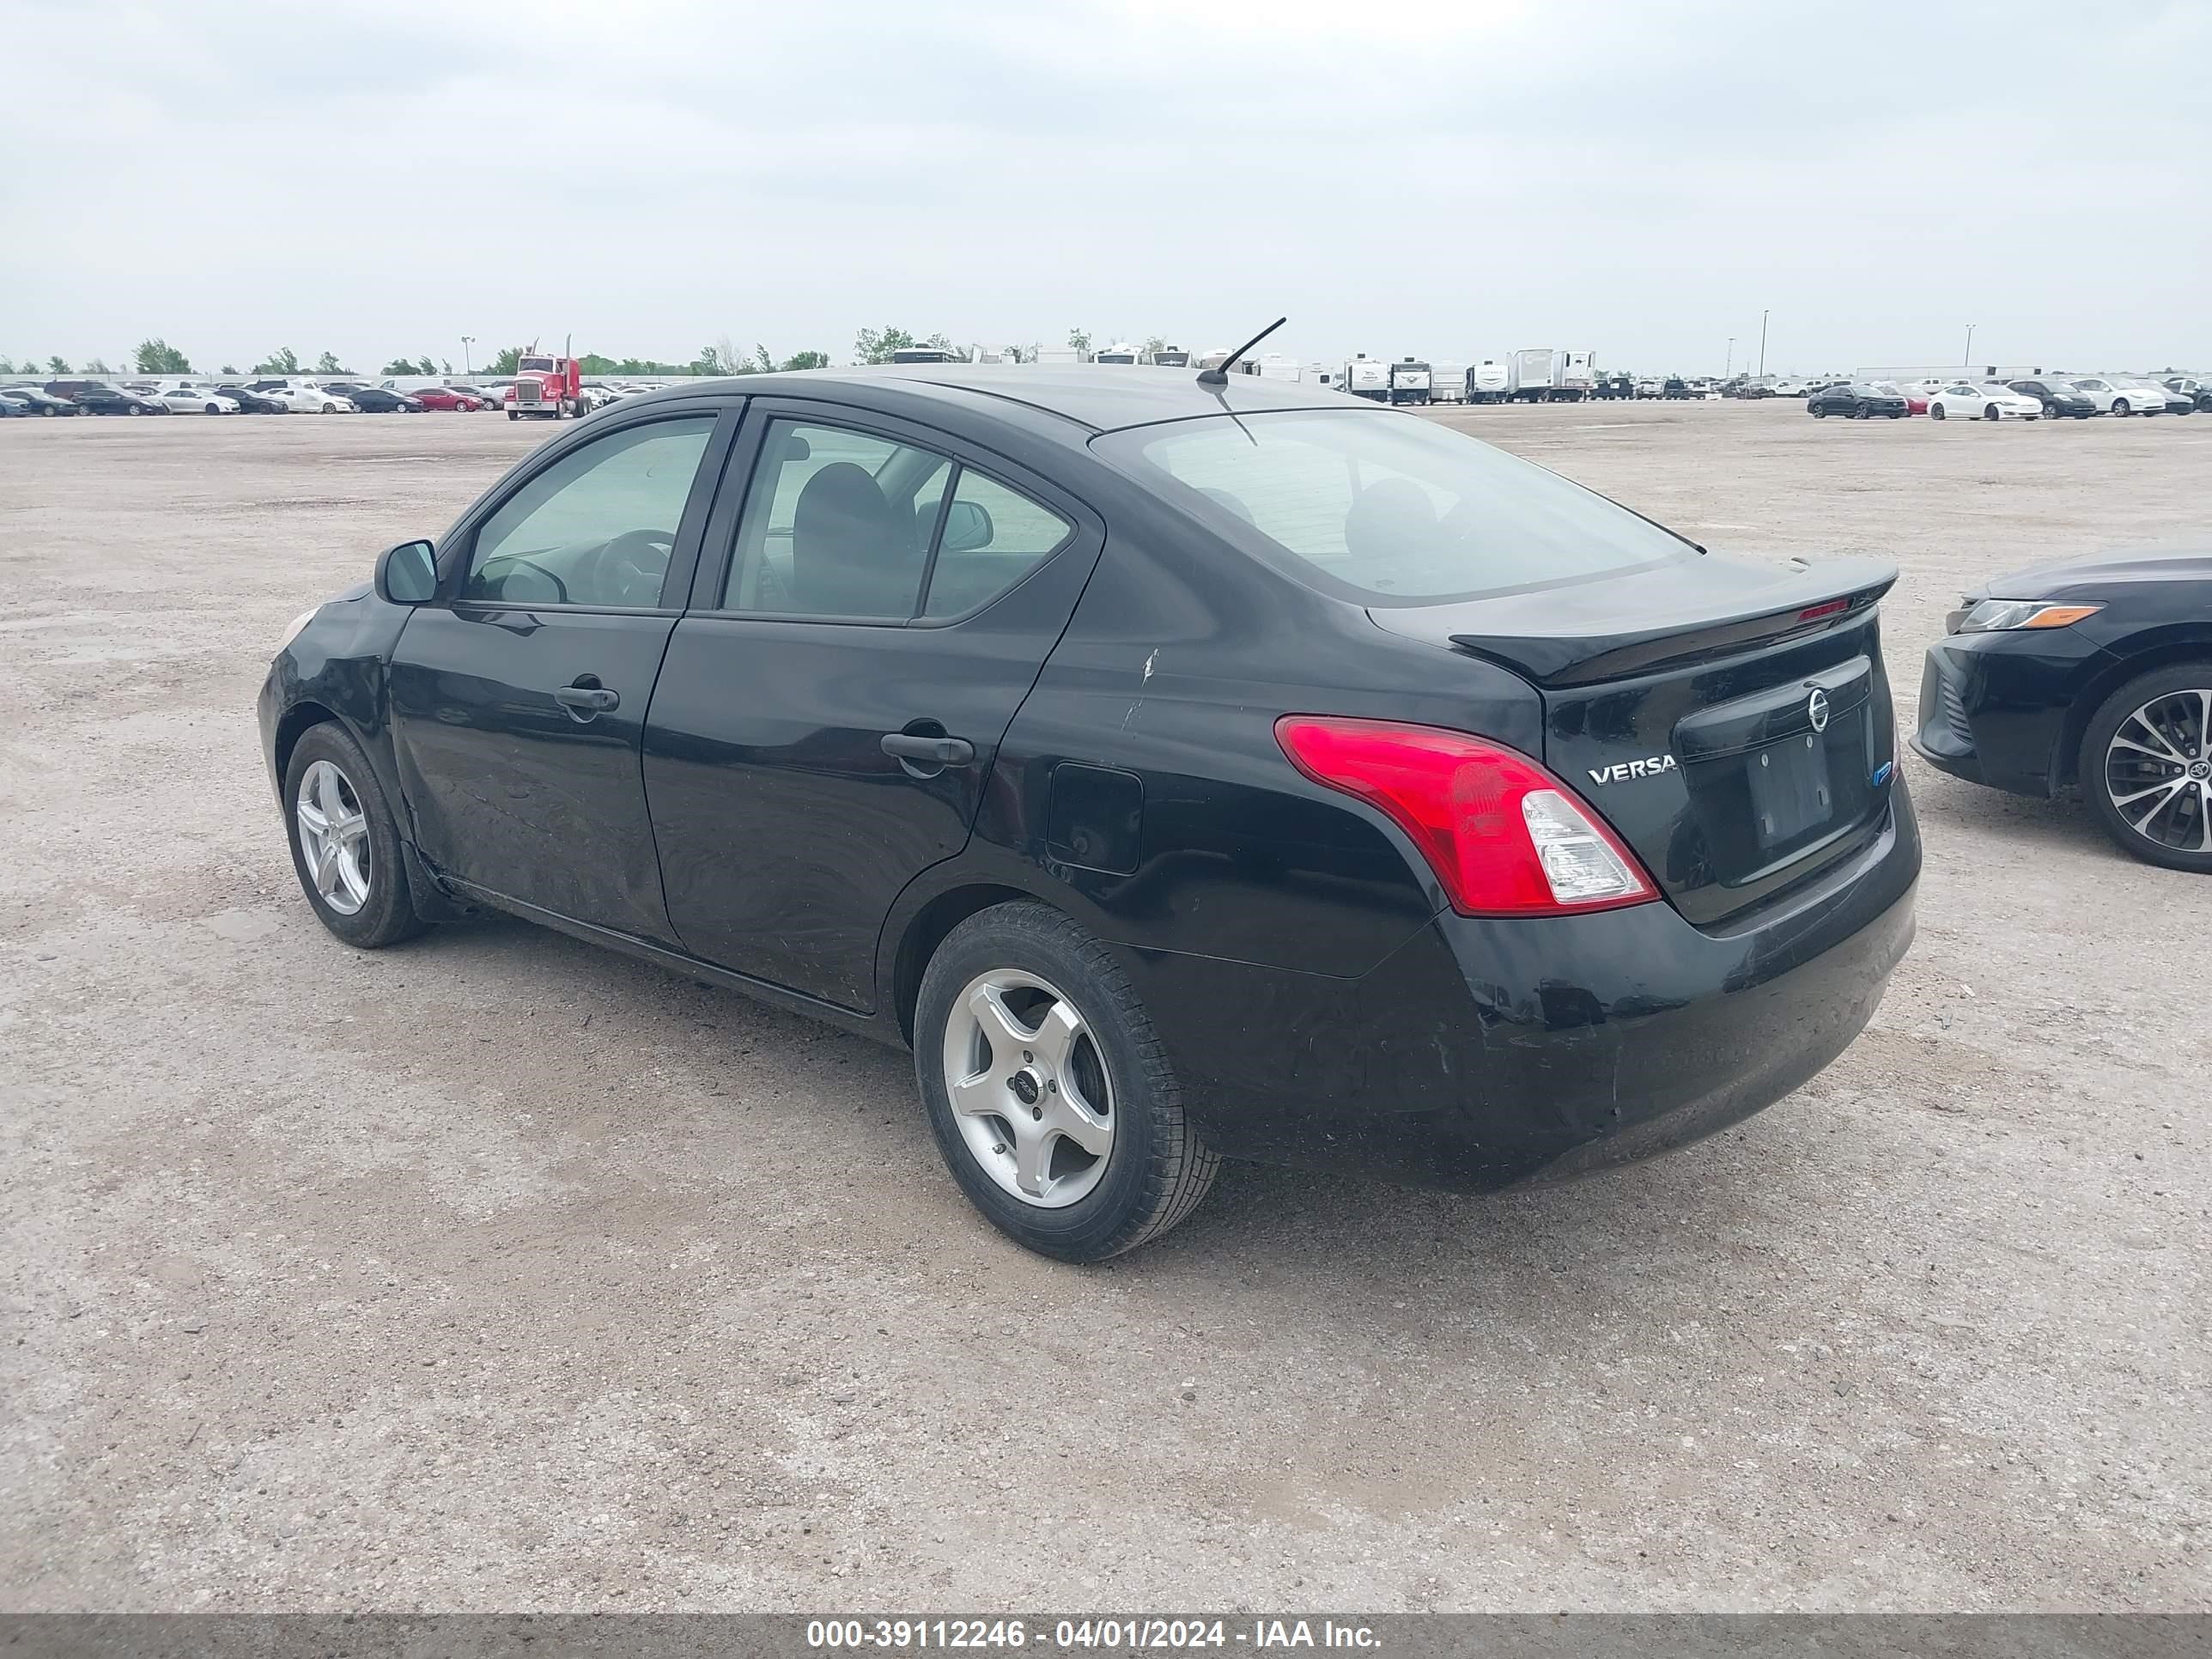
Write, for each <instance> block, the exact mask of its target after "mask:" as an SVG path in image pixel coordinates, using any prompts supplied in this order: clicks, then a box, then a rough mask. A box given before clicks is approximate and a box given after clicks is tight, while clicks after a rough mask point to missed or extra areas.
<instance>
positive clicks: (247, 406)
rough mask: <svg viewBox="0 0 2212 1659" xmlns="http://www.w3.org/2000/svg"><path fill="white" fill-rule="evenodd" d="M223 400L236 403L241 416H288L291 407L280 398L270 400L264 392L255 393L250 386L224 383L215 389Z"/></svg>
mask: <svg viewBox="0 0 2212 1659" xmlns="http://www.w3.org/2000/svg"><path fill="white" fill-rule="evenodd" d="M216 392H218V393H219V394H220V395H222V397H225V398H232V399H234V400H235V401H236V403H237V404H238V410H239V413H240V414H241V415H289V414H290V413H291V412H292V405H291V404H288V403H286V402H285V401H284V400H283V398H271V397H270V396H269V395H268V394H267V393H266V392H256V391H254V390H253V389H252V387H250V386H239V385H235V384H231V383H226V384H224V385H222V386H217V387H216Z"/></svg>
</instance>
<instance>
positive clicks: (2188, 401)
mask: <svg viewBox="0 0 2212 1659" xmlns="http://www.w3.org/2000/svg"><path fill="white" fill-rule="evenodd" d="M2127 383H2128V385H2129V386H2132V387H2133V388H2134V389H2135V390H2136V391H2138V392H2142V395H2143V403H2144V404H2145V406H2146V407H2148V404H2149V403H2150V400H2151V399H2152V398H2164V399H2165V400H2166V413H2167V414H2169V415H2193V414H2194V413H2196V411H2197V399H2196V398H2195V397H2194V396H2193V395H2192V394H2191V393H2189V392H2177V391H2175V390H2174V389H2173V388H2172V386H2168V385H2166V382H2165V381H2163V380H2153V379H2152V378H2151V377H2150V376H2149V375H2148V374H2135V375H2130V377H2129V378H2128V382H2127Z"/></svg>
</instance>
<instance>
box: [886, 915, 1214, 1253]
mask: <svg viewBox="0 0 2212 1659" xmlns="http://www.w3.org/2000/svg"><path fill="white" fill-rule="evenodd" d="M978 1006H981V1007H983V1008H984V1009H985V1010H986V1015H979V1014H978V1013H977V1012H975V1009H976V1008H977V1007H978ZM993 1011H1004V1012H1006V1014H1008V1015H1009V1016H1011V1023H1006V1022H1002V1021H999V1020H997V1019H995V1018H994V1019H992V1021H991V1023H989V1024H986V1017H987V1015H988V1014H990V1013H991V1012H993ZM914 1030H915V1041H914V1053H915V1080H916V1082H917V1083H918V1084H919V1085H920V1087H921V1098H922V1103H923V1105H924V1106H925V1108H927V1111H928V1113H929V1125H930V1128H931V1130H932V1132H933V1133H935V1135H936V1137H937V1145H938V1150H939V1152H941V1153H942V1154H943V1156H944V1158H945V1165H946V1167H947V1168H948V1169H949V1170H951V1173H952V1178H953V1179H954V1180H955V1181H956V1182H958V1183H959V1185H960V1189H961V1191H963V1193H965V1194H967V1195H968V1200H969V1202H970V1203H971V1204H973V1205H974V1206H975V1207H976V1208H977V1209H978V1210H981V1212H983V1215H984V1217H985V1218H986V1219H987V1220H988V1221H989V1222H990V1223H991V1224H992V1225H994V1226H995V1227H997V1228H998V1229H999V1231H1001V1232H1003V1233H1005V1234H1006V1237H1009V1238H1011V1239H1012V1240H1013V1241H1014V1242H1015V1243H1018V1244H1020V1245H1022V1246H1023V1247H1024V1249H1031V1250H1035V1251H1036V1252H1037V1253H1038V1254H1039V1255H1048V1256H1052V1257H1054V1258H1056V1259H1058V1260H1060V1261H1075V1262H1090V1261H1104V1260H1105V1259H1106V1258H1107V1257H1109V1256H1112V1255H1120V1254H1121V1252H1122V1251H1124V1250H1129V1249H1135V1248H1136V1247H1137V1246H1138V1245H1139V1244H1142V1243H1146V1241H1147V1240H1149V1239H1152V1238H1156V1237H1158V1236H1159V1235H1160V1234H1162V1233H1164V1232H1165V1231H1168V1230H1169V1229H1170V1227H1173V1226H1175V1225H1176V1224H1177V1223H1178V1222H1180V1221H1182V1219H1183V1218H1184V1217H1186V1216H1188V1214H1189V1213H1190V1212H1191V1211H1192V1210H1194V1209H1195V1208H1196V1207H1197V1206H1198V1203H1199V1200H1200V1199H1202V1198H1204V1197H1205V1196H1206V1192H1207V1189H1208V1188H1211V1187H1212V1184H1213V1178H1214V1175H1215V1173H1216V1172H1217V1171H1218V1170H1219V1168H1220V1159H1219V1158H1218V1157H1216V1156H1215V1154H1214V1153H1213V1152H1212V1151H1211V1150H1209V1149H1208V1148H1207V1146H1206V1144H1205V1142H1204V1141H1203V1140H1201V1139H1200V1138H1199V1134H1198V1131H1197V1129H1196V1127H1195V1126H1194V1125H1193V1124H1192V1123H1191V1122H1190V1121H1188V1118H1187V1117H1186V1115H1185V1114H1184V1111H1183V1106H1182V1086H1181V1085H1180V1084H1179V1083H1178V1082H1177V1081H1176V1075H1175V1069H1174V1066H1172V1065H1171V1064H1170V1060H1169V1058H1168V1053H1167V1049H1166V1047H1165V1045H1164V1043H1163V1042H1161V1041H1160V1038H1159V1035H1158V1032H1157V1031H1156V1030H1154V1029H1153V1026H1152V1018H1151V1017H1150V1015H1148V1014H1147V1013H1146V1011H1145V1006H1144V1002H1143V1000H1142V999H1141V998H1139V996H1138V994H1137V991H1136V987H1134V986H1133V985H1132V984H1131V983H1130V982H1129V979H1128V976H1127V975H1126V974H1125V973H1123V972H1122V970H1121V965H1120V964H1119V963H1117V962H1115V959H1114V957H1113V956H1112V955H1111V953H1109V951H1107V949H1106V947H1105V946H1104V945H1102V944H1100V943H1099V942H1098V941H1097V939H1093V938H1092V937H1091V935H1090V934H1089V933H1085V931H1084V930H1083V929H1082V928H1080V927H1078V926H1076V924H1075V923H1074V922H1073V921H1070V920H1068V918H1067V917H1066V916H1064V915H1060V912H1059V911H1057V910H1054V909H1053V908H1050V907H1049V906H1048V905H1044V904H1041V903H1038V902H1035V901H1033V900H1022V901H1019V902H1015V903H1011V904H1000V905H994V907H992V908H990V909H987V910H984V911H981V912H979V913H978V914H976V915H972V916H970V917H969V918H968V920H967V921H963V922H962V923H961V924H960V925H959V926H958V927H955V928H954V929H953V930H952V932H951V933H949V934H948V935H946V937H945V942H944V943H943V944H941V945H939V946H938V947H937V951H936V954H935V955H933V957H930V960H929V967H928V969H927V971H926V972H924V974H923V975H922V981H921V996H920V999H919V1000H918V1002H917V1004H916V1006H915V1020H914ZM1065 1031H1073V1032H1074V1033H1075V1035H1073V1036H1068V1037H1066V1038H1065V1039H1062V1038H1061V1036H1060V1033H1062V1032H1065ZM994 1032H995V1033H996V1035H995V1036H994ZM1022 1032H1030V1034H1031V1035H1032V1036H1034V1038H1035V1039H1036V1040H1035V1041H1034V1042H1029V1043H1028V1044H1027V1046H1024V1039H1023V1037H1022V1036H1020V1035H1019V1033H1022ZM956 1074H957V1075H956ZM1063 1078H1065V1079H1067V1082H1066V1086H1065V1087H1063V1086H1062V1079H1063ZM962 1079H966V1082H965V1083H964V1084H962V1082H961V1080H962ZM956 1084H961V1086H962V1091H963V1092H962V1101H963V1109H962V1110H959V1111H956V1110H955V1109H954V1103H953V1099H952V1091H953V1089H954V1087H955V1085H956ZM1001 1103H1002V1104H1003V1105H1004V1108H1005V1109H1004V1110H1003V1111H998V1110H994V1109H993V1108H994V1106H996V1105H998V1104H1001ZM979 1108H980V1109H979ZM1025 1112H1026V1113H1028V1114H1030V1116H1031V1117H1032V1118H1033V1119H1034V1127H1033V1125H1032V1124H1031V1123H1029V1122H1024V1123H1021V1124H1020V1126H1019V1127H1018V1128H1017V1127H1016V1121H1017V1119H1018V1116H1019V1115H1021V1114H1023V1113H1025ZM1055 1117H1057V1118H1058V1119H1059V1120H1060V1121H1062V1122H1065V1123H1066V1124H1067V1125H1068V1126H1069V1127H1073V1128H1075V1129H1077V1130H1078V1131H1079V1132H1080V1133H1083V1134H1084V1136H1085V1139H1091V1141H1092V1144H1093V1145H1096V1144H1097V1141H1098V1140H1099V1139H1103V1141H1104V1146H1103V1152H1098V1153H1097V1154H1095V1155H1094V1154H1093V1153H1091V1152H1090V1151H1089V1150H1087V1149H1086V1147H1085V1146H1084V1145H1083V1144H1082V1143H1081V1141H1079V1140H1078V1139H1077V1137H1076V1136H1075V1135H1073V1134H1069V1133H1066V1132H1065V1131H1062V1130H1057V1129H1055V1128H1054V1119H1055ZM1032 1134H1034V1135H1035V1136H1036V1139H1030V1136H1031V1135H1032ZM1040 1147H1041V1148H1042V1149H1043V1150H1042V1151H1041V1152H1040V1151H1036V1150H1035V1149H1037V1148H1040ZM1025 1154H1027V1156H1026V1157H1025ZM1032 1181H1034V1182H1035V1183H1036V1190H1035V1191H1034V1192H1030V1188H1029V1187H1027V1186H1026V1185H1024V1183H1025V1182H1032ZM1071 1193H1072V1194H1076V1195H1075V1196H1073V1197H1072V1198H1069V1197H1066V1194H1071Z"/></svg>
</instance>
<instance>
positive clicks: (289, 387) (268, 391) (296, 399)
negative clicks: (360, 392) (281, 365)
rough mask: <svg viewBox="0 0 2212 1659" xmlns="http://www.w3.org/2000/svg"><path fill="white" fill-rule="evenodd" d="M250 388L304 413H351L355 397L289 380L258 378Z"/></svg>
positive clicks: (286, 406) (290, 408) (288, 407)
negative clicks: (300, 384) (346, 396)
mask: <svg viewBox="0 0 2212 1659" xmlns="http://www.w3.org/2000/svg"><path fill="white" fill-rule="evenodd" d="M248 390H250V391H252V392H258V393H260V395H261V396H263V397H264V398H275V399H276V400H277V401H278V402H279V403H282V404H283V405H284V407H285V408H287V409H289V410H294V411H295V412H297V413H300V414H303V415H350V414H352V413H353V412H354V405H353V399H351V398H345V397H341V396H340V395H339V394H338V393H337V392H328V391H325V389H324V388H322V387H321V386H295V385H294V384H293V383H292V382H291V381H289V380H256V381H255V382H254V383H253V384H252V386H250V387H249V388H248Z"/></svg>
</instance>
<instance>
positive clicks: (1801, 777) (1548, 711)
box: [1369, 555, 1897, 924]
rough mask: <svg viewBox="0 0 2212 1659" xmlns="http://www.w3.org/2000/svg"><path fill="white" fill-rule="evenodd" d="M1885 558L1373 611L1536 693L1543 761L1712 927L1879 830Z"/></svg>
mask: <svg viewBox="0 0 2212 1659" xmlns="http://www.w3.org/2000/svg"><path fill="white" fill-rule="evenodd" d="M1895 580H1897V572H1896V569H1895V568H1894V567H1893V566H1890V565H1887V564H1884V563H1882V562H1879V561H1876V560H1870V559H1844V560H1835V561H1831V562H1825V563H1822V564H1820V565H1817V566H1808V565H1802V564H1796V563H1792V564H1787V565H1779V566H1767V565H1759V564H1753V563H1747V562H1740V561H1736V560H1731V559H1723V558H1720V557H1717V556H1711V555H1708V556H1705V557H1702V558H1699V559H1697V560H1695V561H1693V562H1684V563H1674V564H1668V565H1666V566H1662V567H1660V568H1655V569H1650V570H1644V571H1636V572H1630V573H1627V574H1622V575H1620V576H1615V577H1610V578H1607V579H1605V580H1597V581H1591V582H1586V583H1582V584H1579V585H1576V586H1565V587H1552V588H1547V589H1543V590H1540V591H1535V592H1523V593H1510V594H1500V595H1498V596H1497V597H1495V598H1492V599H1474V600H1468V601H1462V602H1460V603H1456V604H1450V605H1419V606H1402V607H1395V606H1377V607H1375V608H1373V609H1371V610H1370V612H1369V614H1370V616H1371V617H1373V618H1374V620H1375V622H1376V623H1377V624H1378V625H1379V626H1381V627H1383V628H1385V629H1389V630H1390V631H1392V632H1394V633H1398V634H1403V635H1408V636H1410V637H1413V638H1415V639H1420V640H1425V641H1430V642H1431V643H1434V644H1436V645H1437V646H1439V647H1443V648H1445V649H1449V650H1454V651H1458V652H1462V653H1468V654H1470V655H1474V656H1477V657H1481V658H1483V659H1486V660H1488V661H1491V662H1494V663H1497V664H1498V665H1501V666H1503V667H1505V668H1508V669H1510V670H1511V671H1513V672H1515V673H1516V674H1519V675H1520V676H1522V678H1525V679H1527V680H1528V681H1529V682H1530V683H1531V684H1534V686H1535V687H1536V689H1537V690H1538V693H1539V694H1540V695H1541V696H1542V698H1543V701H1544V732H1545V739H1544V750H1545V752H1544V753H1543V755H1542V756H1541V757H1540V758H1541V760H1542V761H1543V762H1544V763H1545V764H1546V765H1547V766H1548V767H1549V768H1550V769H1552V770H1553V772H1555V773H1557V774H1558V775H1559V776H1560V777H1561V778H1563V779H1565V781H1566V782H1567V783H1568V784H1569V785H1570V786H1571V787H1572V788H1573V789H1574V790H1575V792H1576V793H1577V794H1578V795H1580V796H1581V798H1582V799H1583V800H1584V801H1585V802H1586V803H1587V804H1588V805H1590V806H1592V807H1594V808H1595V810H1596V811H1599V812H1600V813H1601V814H1603V816H1604V817H1605V818H1606V820H1607V822H1608V823H1611V824H1612V826H1613V829H1614V830H1615V831H1616V832H1617V833H1618V834H1619V835H1620V837H1621V839H1622V840H1623V841H1625V842H1627V843H1628V845H1629V846H1630V847H1632V848H1634V849H1635V851H1636V853H1637V854H1638V856H1639V857H1641V858H1642V859H1643V860H1644V864H1645V866H1647V867H1648V868H1649V869H1650V872H1651V873H1652V875H1653V876H1654V877H1655V878H1656V879H1657V881H1658V883H1659V884H1660V886H1661V888H1662V890H1664V891H1665V892H1666V894H1667V896H1668V898H1669V899H1671V900H1672V901H1673V902H1674V906H1675V908H1677V909H1678V910H1680V912H1681V913H1682V915H1684V916H1686V918H1688V919H1689V920H1690V921H1692V922H1696V923H1700V924H1706V923H1717V922H1720V921H1724V920H1725V919H1726V918H1727V917H1729V915H1733V914H1734V913H1735V912H1737V911H1739V910H1742V909H1745V908H1748V907H1750V906H1752V905H1754V904H1756V903H1758V902H1760V901H1761V900H1762V899H1765V898H1766V897H1768V896H1771V895H1772V894H1774V893H1776V892H1778V891H1779V890H1781V889H1783V888H1784V887H1787V886H1790V885H1791V884H1794V883H1796V882H1797V881H1800V880H1802V879H1803V878H1806V877H1808V876H1809V875H1812V874H1813V873H1814V872H1817V871H1819V870H1820V869H1822V868H1824V867H1826V866H1827V865H1829V864H1831V863H1832V862H1833V861H1834V860H1837V859H1838V858H1841V857H1844V856H1845V855H1846V854H1849V853H1850V851H1852V850H1853V849H1854V848H1857V847H1859V846H1861V845H1863V843H1864V842H1866V841H1867V840H1868V839H1869V838H1870V837H1871V836H1874V835H1875V833H1877V832H1878V830H1879V829H1880V827H1881V822H1882V818H1883V816H1884V813H1885V811H1886V808H1887V798H1888V787H1889V784H1890V781H1891V780H1892V778H1893V776H1894V775H1895V764H1896V737H1897V732H1896V720H1895V716H1894V714H1893V713H1892V710H1891V707H1890V696H1889V684H1888V681H1887V677H1886V676H1885V675H1884V674H1883V671H1882V666H1881V637H1880V627H1879V623H1878V620H1877V609H1876V606H1877V602H1878V601H1879V600H1880V599H1881V596H1882V594H1884V593H1885V592H1887V591H1888V589H1889V587H1890V585H1891V584H1892V583H1893V582H1894V581H1895Z"/></svg>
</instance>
